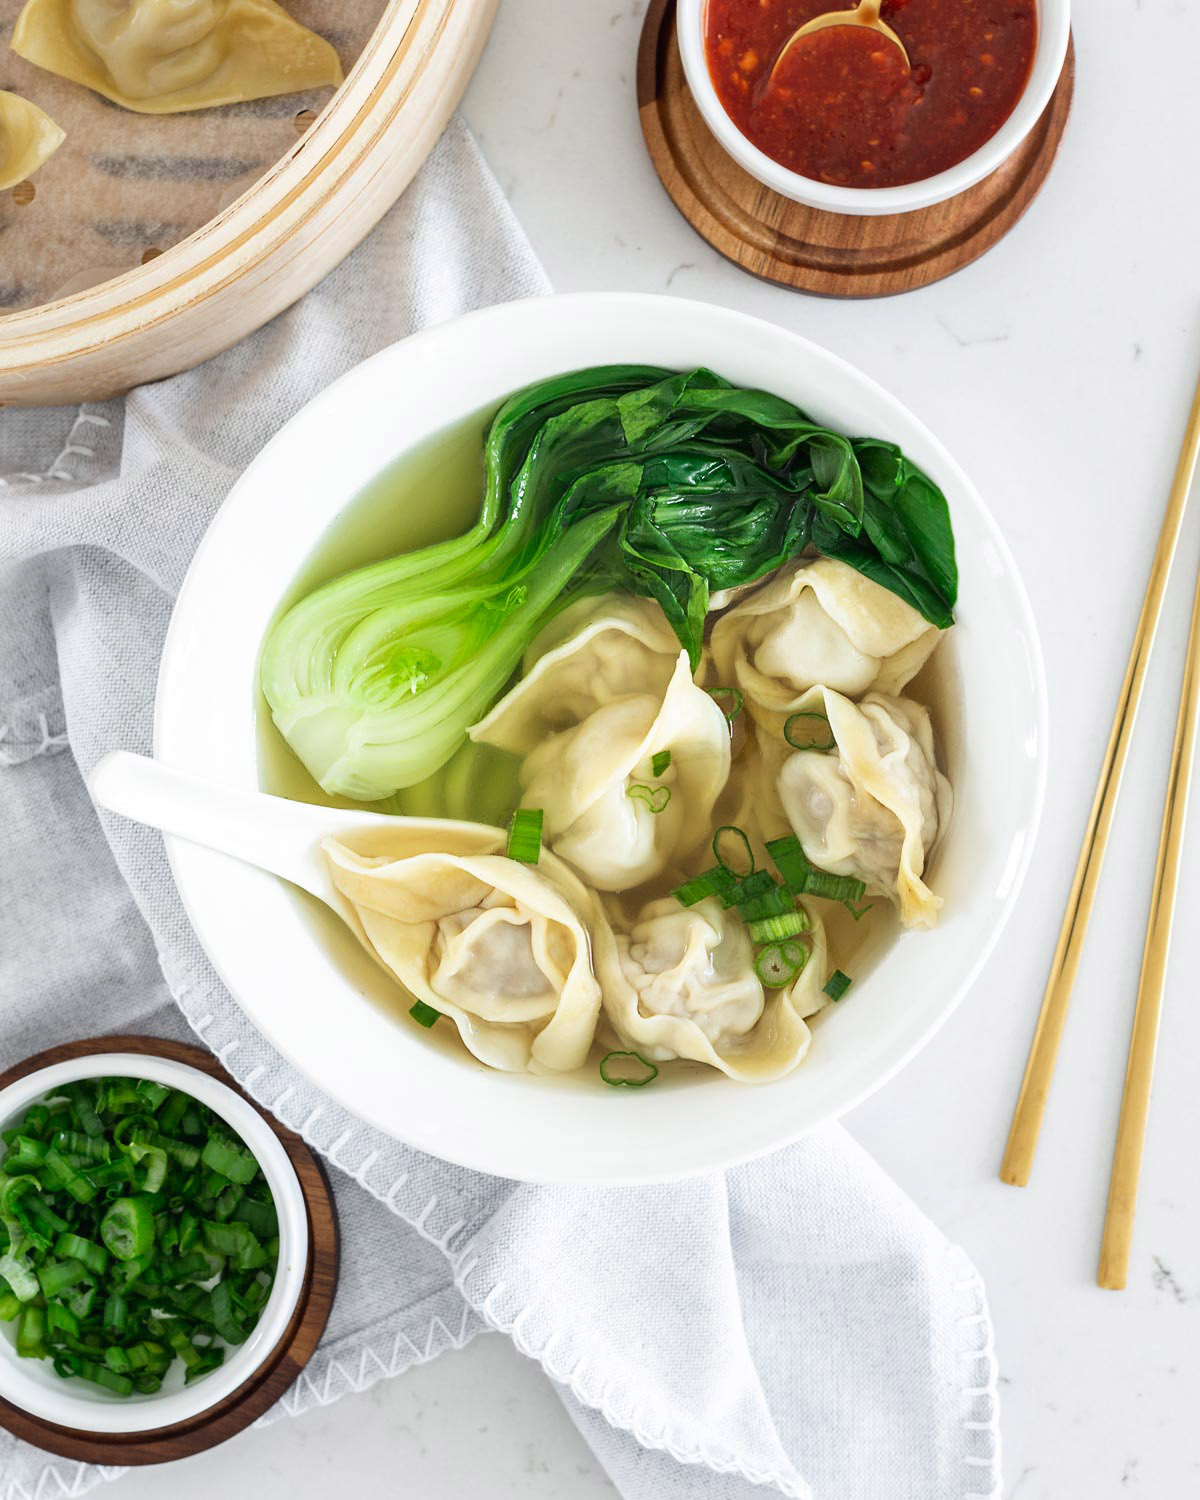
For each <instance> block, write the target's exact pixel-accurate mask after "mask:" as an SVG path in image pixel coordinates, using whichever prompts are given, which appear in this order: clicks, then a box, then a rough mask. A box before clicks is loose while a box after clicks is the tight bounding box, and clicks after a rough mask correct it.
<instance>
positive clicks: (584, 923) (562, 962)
mask: <svg viewBox="0 0 1200 1500" xmlns="http://www.w3.org/2000/svg"><path fill="white" fill-rule="evenodd" d="M396 823H397V835H398V839H402V841H403V847H405V848H406V849H408V850H412V851H413V852H408V853H405V854H403V855H400V856H399V857H395V858H393V857H390V856H387V855H362V854H358V853H355V852H354V850H352V849H350V848H348V847H347V846H346V845H345V844H343V843H340V842H339V841H338V840H336V839H327V840H326V841H325V843H324V846H323V847H324V850H325V854H326V857H327V859H328V861H329V866H330V871H331V874H332V877H333V882H334V885H335V886H336V887H337V889H338V890H339V891H340V892H341V893H342V895H343V896H345V897H346V899H347V901H348V902H349V903H350V905H351V907H352V908H353V914H354V916H355V917H356V918H357V922H358V924H359V925H358V931H357V935H358V937H359V940H360V941H361V942H362V943H363V945H364V947H366V949H367V951H368V952H369V953H370V954H371V955H372V956H373V957H374V958H376V959H377V960H378V962H379V963H380V964H381V965H382V966H383V967H384V968H385V969H386V970H388V972H389V973H391V974H392V975H394V976H395V977H396V978H397V979H398V980H399V981H400V983H401V984H402V985H403V986H404V988H405V989H406V990H407V991H408V992H409V994H411V995H412V996H413V997H414V998H415V999H417V1000H422V1001H424V1002H425V1004H427V1005H431V1006H432V1007H433V1008H434V1009H435V1010H438V1011H441V1012H442V1013H443V1014H444V1015H447V1016H449V1017H450V1018H451V1019H452V1020H453V1022H454V1024H455V1025H456V1026H457V1027H458V1031H459V1035H460V1036H461V1037H462V1040H463V1042H464V1043H465V1044H466V1046H467V1047H468V1048H469V1050H470V1051H471V1052H473V1053H474V1055H475V1056H476V1057H478V1058H479V1060H480V1061H481V1062H484V1063H487V1064H488V1065H489V1066H490V1067H493V1068H500V1069H503V1070H504V1071H506V1072H522V1071H529V1072H533V1073H565V1072H570V1071H571V1070H572V1069H575V1068H579V1067H582V1065H583V1063H584V1061H585V1060H586V1058H587V1055H588V1051H589V1049H590V1048H591V1045H592V1042H593V1039H594V1037H595V1033H596V1022H597V1019H598V1017H599V1013H600V985H599V983H598V981H597V979H596V975H595V974H594V973H593V970H592V958H591V936H590V935H591V933H592V932H593V931H594V928H595V926H596V925H597V924H601V925H603V923H604V917H603V914H602V913H600V912H599V910H598V908H597V907H596V905H595V903H594V901H593V898H592V897H591V895H590V893H589V892H588V891H587V890H586V889H585V888H584V886H582V885H581V884H580V882H579V881H578V880H577V879H576V877H575V876H574V875H573V874H572V873H571V871H570V870H569V869H568V868H567V867H566V865H564V864H563V863H562V861H561V860H558V859H556V858H555V857H554V855H553V854H551V853H550V852H549V851H548V850H546V849H543V850H542V852H541V857H540V859H539V861H538V863H537V864H536V865H526V864H521V863H519V862H518V861H516V860H512V859H509V858H507V857H506V855H505V854H504V850H505V847H506V835H505V834H504V833H503V832H502V831H501V830H500V829H487V828H483V827H481V826H479V825H471V824H459V823H452V822H447V821H443V820H440V819H410V818H398V819H397V820H396ZM422 843H423V844H424V845H425V846H426V847H425V848H421V847H420V845H421V844H422ZM456 847H457V848H458V850H459V852H457V853H456V852H455V849H456Z"/></svg>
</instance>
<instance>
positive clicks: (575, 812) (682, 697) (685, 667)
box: [520, 651, 729, 891]
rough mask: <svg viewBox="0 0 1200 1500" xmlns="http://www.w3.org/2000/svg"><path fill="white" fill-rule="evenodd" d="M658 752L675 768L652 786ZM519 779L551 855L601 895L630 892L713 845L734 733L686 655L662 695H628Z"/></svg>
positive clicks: (554, 741)
mask: <svg viewBox="0 0 1200 1500" xmlns="http://www.w3.org/2000/svg"><path fill="white" fill-rule="evenodd" d="M632 686H633V685H632V684H631V688H632ZM643 686H645V684H638V687H643ZM662 751H670V756H671V759H670V763H669V764H668V765H667V767H666V769H665V770H663V771H662V772H661V773H660V774H659V775H657V776H655V775H654V768H653V762H654V757H655V756H656V755H658V754H659V753H660V752H662ZM520 774H521V786H522V788H523V791H522V796H521V801H522V804H523V805H524V806H526V807H540V808H541V809H542V811H543V814H544V817H543V824H542V835H543V837H544V838H545V840H546V842H547V843H548V844H549V845H550V847H551V848H552V849H553V850H554V852H555V853H556V854H558V855H560V856H561V857H562V858H563V859H565V860H568V861H569V862H570V863H571V864H572V865H573V866H574V867H575V869H576V870H578V871H579V872H580V874H581V875H582V876H583V877H584V879H585V880H586V881H587V882H588V883H589V884H590V885H593V886H595V887H596V888H597V889H598V890H602V891H625V890H629V889H631V888H632V887H633V886H636V885H641V884H643V883H644V882H645V881H648V880H653V879H654V878H655V877H656V876H658V875H661V874H662V872H663V871H664V870H665V869H667V868H668V866H671V867H674V866H677V865H679V864H680V863H681V862H682V861H683V860H684V859H685V858H686V857H687V855H689V854H690V853H692V852H693V851H694V850H695V849H697V848H699V846H700V845H701V844H703V843H705V842H707V840H708V839H709V838H710V837H711V836H712V821H711V813H712V810H713V806H714V804H715V803H716V800H717V797H718V796H719V795H720V792H721V789H722V787H724V785H725V781H726V778H727V777H728V775H729V727H728V725H727V723H726V720H725V715H724V714H723V713H722V712H721V710H720V708H719V707H718V706H717V704H716V703H714V702H713V700H712V699H711V698H710V697H709V695H708V694H707V693H706V692H705V691H704V690H703V689H702V688H699V687H697V686H696V684H695V683H694V682H693V681H692V672H691V667H690V666H689V664H688V657H687V652H686V651H681V652H680V653H679V655H678V657H677V659H676V661H675V666H674V670H673V672H672V674H671V678H670V681H669V682H668V684H667V687H666V690H665V692H663V691H659V692H654V691H633V690H631V691H630V692H629V693H628V694H627V695H626V696H625V697H621V698H614V699H613V700H612V701H611V702H608V703H603V704H602V705H601V706H600V707H598V708H597V709H595V710H594V712H592V713H590V714H588V715H587V717H586V718H585V719H584V720H583V721H582V722H581V723H579V724H577V725H575V726H574V727H573V728H571V729H565V730H562V731H561V732H560V733H558V734H551V735H548V736H547V737H546V738H545V739H543V740H542V741H541V742H540V743H539V744H538V745H537V746H536V747H535V748H534V749H532V750H531V751H530V752H529V754H528V755H527V756H526V757H525V761H524V763H523V764H522V766H521V773H520ZM631 792H632V793H633V795H631ZM648 799H652V800H648ZM655 801H657V803H658V806H657V808H656V807H655V805H654V804H655Z"/></svg>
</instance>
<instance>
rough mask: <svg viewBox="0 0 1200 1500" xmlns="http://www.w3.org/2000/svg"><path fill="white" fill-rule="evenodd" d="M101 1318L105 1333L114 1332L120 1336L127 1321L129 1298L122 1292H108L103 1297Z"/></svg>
mask: <svg viewBox="0 0 1200 1500" xmlns="http://www.w3.org/2000/svg"><path fill="white" fill-rule="evenodd" d="M101 1318H102V1323H103V1327H104V1331H105V1333H115V1334H116V1336H117V1337H118V1338H120V1337H122V1335H123V1334H124V1332H125V1328H126V1325H127V1324H128V1322H129V1299H128V1297H126V1295H125V1293H124V1292H122V1291H115V1290H114V1291H111V1292H109V1294H108V1296H107V1297H106V1298H105V1299H104V1311H103V1313H102V1314H101Z"/></svg>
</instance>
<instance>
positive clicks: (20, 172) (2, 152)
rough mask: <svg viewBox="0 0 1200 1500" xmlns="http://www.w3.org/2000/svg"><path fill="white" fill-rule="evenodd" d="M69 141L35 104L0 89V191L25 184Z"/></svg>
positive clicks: (64, 133)
mask: <svg viewBox="0 0 1200 1500" xmlns="http://www.w3.org/2000/svg"><path fill="white" fill-rule="evenodd" d="M66 138H67V137H66V132H65V131H63V130H62V129H60V128H59V126H57V125H56V124H55V123H54V121H53V120H52V119H51V118H50V116H49V115H48V114H46V113H45V112H44V111H43V110H40V109H39V108H38V107H37V105H36V104H30V102H29V100H28V99H22V98H21V96H20V95H19V94H10V93H7V92H5V91H4V90H0V192H3V191H4V190H5V189H6V188H11V187H16V185H17V183H18V182H24V181H25V179H26V178H27V177H29V176H30V175H31V174H32V173H34V172H36V171H37V169H38V168H39V167H40V166H41V165H42V163H43V162H44V161H45V160H46V159H47V158H48V157H51V156H53V155H54V153H55V152H56V151H57V150H58V148H59V147H60V146H61V145H62V143H63V141H65V140H66Z"/></svg>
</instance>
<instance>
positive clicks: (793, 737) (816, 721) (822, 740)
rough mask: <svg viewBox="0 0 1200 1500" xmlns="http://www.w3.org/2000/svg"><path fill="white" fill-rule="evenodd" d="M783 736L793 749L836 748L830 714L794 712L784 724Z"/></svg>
mask: <svg viewBox="0 0 1200 1500" xmlns="http://www.w3.org/2000/svg"><path fill="white" fill-rule="evenodd" d="M783 737H784V739H785V740H786V741H787V742H788V744H789V745H790V746H791V747H792V749H793V750H836V749H837V740H836V739H834V737H833V730H832V729H831V728H830V725H829V719H828V716H827V715H825V714H821V713H810V712H808V711H803V712H801V713H795V714H792V716H791V717H790V718H789V719H788V720H787V722H786V723H785V724H784V726H783Z"/></svg>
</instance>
